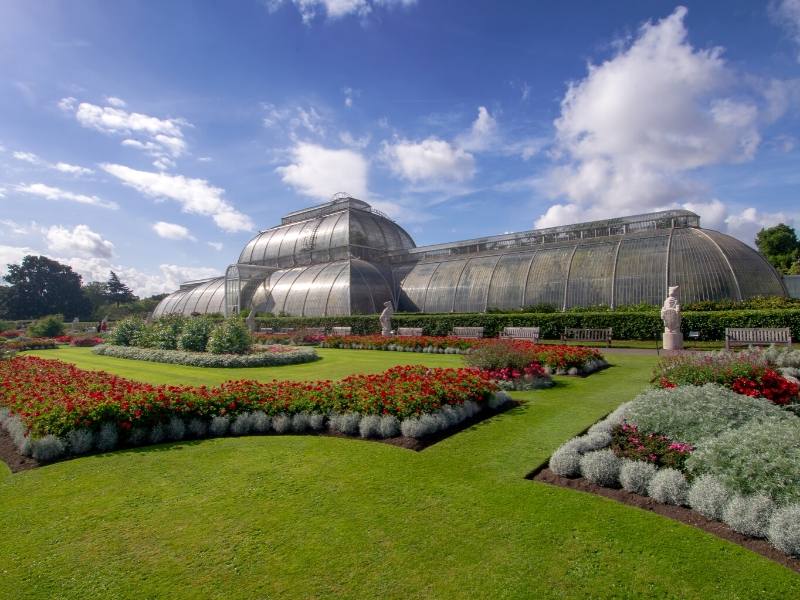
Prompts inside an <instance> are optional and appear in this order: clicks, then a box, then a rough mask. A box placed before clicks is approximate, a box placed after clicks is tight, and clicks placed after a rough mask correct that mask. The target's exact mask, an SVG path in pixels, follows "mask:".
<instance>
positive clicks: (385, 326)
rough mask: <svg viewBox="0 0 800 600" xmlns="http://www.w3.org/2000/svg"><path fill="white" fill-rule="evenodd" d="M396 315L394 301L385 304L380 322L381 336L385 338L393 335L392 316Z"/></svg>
mask: <svg viewBox="0 0 800 600" xmlns="http://www.w3.org/2000/svg"><path fill="white" fill-rule="evenodd" d="M393 314H394V308H393V307H392V301H391V300H389V301H387V302H384V303H383V312H381V316H380V319H379V320H380V322H381V335H383V336H386V337H388V336H390V335H392V315H393Z"/></svg>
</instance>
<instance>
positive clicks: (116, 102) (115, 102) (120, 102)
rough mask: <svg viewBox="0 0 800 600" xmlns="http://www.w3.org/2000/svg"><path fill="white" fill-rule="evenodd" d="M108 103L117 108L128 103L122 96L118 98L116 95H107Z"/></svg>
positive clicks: (123, 106)
mask: <svg viewBox="0 0 800 600" xmlns="http://www.w3.org/2000/svg"><path fill="white" fill-rule="evenodd" d="M106 103H107V104H110V105H111V106H113V107H115V108H125V107H126V106H127V105H128V103H127V102H125V100H123V99H122V98H117V97H116V96H106Z"/></svg>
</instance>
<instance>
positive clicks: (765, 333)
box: [725, 327, 792, 350]
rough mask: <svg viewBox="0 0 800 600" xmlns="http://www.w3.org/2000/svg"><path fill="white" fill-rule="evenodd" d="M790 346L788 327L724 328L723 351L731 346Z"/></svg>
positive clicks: (790, 332)
mask: <svg viewBox="0 0 800 600" xmlns="http://www.w3.org/2000/svg"><path fill="white" fill-rule="evenodd" d="M772 344H786V345H787V346H791V345H792V330H791V329H790V328H788V327H726V328H725V349H726V350H730V349H731V346H771V345H772Z"/></svg>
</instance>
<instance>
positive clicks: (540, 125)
mask: <svg viewBox="0 0 800 600" xmlns="http://www.w3.org/2000/svg"><path fill="white" fill-rule="evenodd" d="M798 109H800V0H775V1H772V2H768V3H763V4H762V3H759V2H752V1H745V2H735V1H728V2H709V1H704V2H689V3H686V4H685V5H678V4H675V3H670V2H657V1H652V2H641V1H629V2H626V1H615V2H612V3H597V2H562V3H553V2H499V1H486V2H482V1H473V2H464V1H455V0H453V1H444V0H442V1H435V0H416V1H415V0H284V1H280V0H236V1H232V2H226V3H222V2H211V1H207V2H200V1H193V2H190V1H181V0H171V1H170V2H160V3H153V2H144V1H139V2H135V1H123V0H117V1H115V2H104V1H100V0H98V1H91V0H84V1H81V2H67V1H66V0H64V1H56V0H50V1H47V0H40V1H37V2H28V1H24V0H7V1H6V2H2V3H0V207H2V212H1V213H0V264H2V265H5V264H6V263H8V262H17V261H18V260H19V259H20V258H21V257H22V256H24V254H26V253H32V252H35V253H43V254H46V255H48V256H51V257H53V258H57V259H59V260H62V261H64V262H68V263H69V264H72V265H73V267H74V268H75V269H76V270H78V271H79V272H80V273H81V274H82V275H83V276H84V279H85V280H87V281H88V280H92V279H105V278H106V277H107V274H108V271H109V269H114V270H115V271H117V272H118V273H119V274H120V275H121V277H122V278H123V280H126V281H127V282H128V283H129V284H130V285H131V286H132V287H133V288H134V289H135V291H136V292H137V293H139V294H141V295H148V294H152V293H156V292H161V291H169V290H171V289H174V288H175V287H176V285H177V283H178V282H179V281H181V280H185V279H192V278H200V277H207V276H210V275H213V274H217V273H221V272H222V271H223V270H224V268H225V266H227V265H228V264H230V263H231V262H235V260H236V258H237V257H238V254H239V251H240V250H241V248H242V247H244V245H245V244H246V242H247V240H248V239H250V237H252V235H253V234H254V233H255V232H256V230H257V229H259V228H260V229H265V228H267V227H270V226H272V225H275V224H277V223H278V222H279V220H280V217H281V215H283V214H285V213H286V212H289V211H291V210H295V209H297V208H301V207H304V206H308V205H312V204H316V203H320V202H323V201H325V200H326V199H328V198H329V197H330V196H331V195H332V194H334V193H336V192H340V191H344V192H349V193H350V194H352V195H354V196H356V197H360V198H362V199H365V200H367V201H369V202H371V203H372V204H373V205H374V206H375V207H377V208H379V209H381V210H383V211H384V212H386V213H388V214H389V215H390V216H392V217H393V218H394V219H396V220H397V221H398V222H399V223H400V224H401V225H403V226H404V227H405V228H406V229H407V230H408V231H409V232H410V233H411V234H412V236H413V237H414V238H415V240H416V241H417V244H419V245H422V244H429V243H437V242H445V241H453V240H457V239H464V238H469V237H476V236H481V235H490V234H495V233H503V232H507V231H520V230H525V229H530V228H533V227H535V226H549V225H557V224H563V223H570V222H578V221H586V220H592V219H595V218H605V217H609V216H619V215H623V214H635V213H640V212H647V211H650V210H657V209H662V208H671V207H678V206H684V207H687V208H690V209H692V210H695V211H696V212H698V213H699V214H700V215H701V217H702V222H703V224H704V225H705V226H706V227H711V228H714V229H718V230H721V231H726V232H729V233H731V234H732V235H736V236H737V237H739V238H741V239H743V240H745V241H747V242H749V243H752V239H753V235H754V233H755V232H756V231H757V230H758V229H759V228H761V227H762V226H768V225H772V224H775V223H777V222H780V221H784V222H787V223H791V224H795V225H796V224H800V194H799V193H798V190H800V168H798V158H800V119H799V118H798V117H799V116H800V110H798Z"/></svg>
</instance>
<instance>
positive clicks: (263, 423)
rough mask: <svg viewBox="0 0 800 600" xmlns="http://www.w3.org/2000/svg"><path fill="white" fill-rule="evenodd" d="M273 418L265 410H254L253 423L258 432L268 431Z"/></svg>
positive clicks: (254, 429)
mask: <svg viewBox="0 0 800 600" xmlns="http://www.w3.org/2000/svg"><path fill="white" fill-rule="evenodd" d="M271 421H272V419H270V418H269V416H268V415H267V413H265V412H264V411H263V410H257V411H254V412H253V414H252V421H251V425H252V427H253V431H254V432H256V433H267V432H268V431H269V428H270V424H271Z"/></svg>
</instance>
